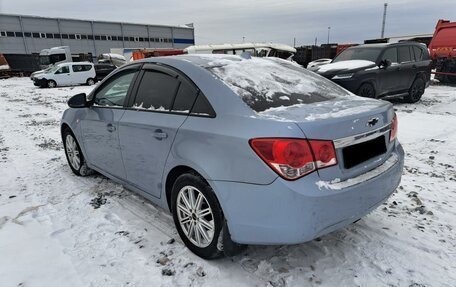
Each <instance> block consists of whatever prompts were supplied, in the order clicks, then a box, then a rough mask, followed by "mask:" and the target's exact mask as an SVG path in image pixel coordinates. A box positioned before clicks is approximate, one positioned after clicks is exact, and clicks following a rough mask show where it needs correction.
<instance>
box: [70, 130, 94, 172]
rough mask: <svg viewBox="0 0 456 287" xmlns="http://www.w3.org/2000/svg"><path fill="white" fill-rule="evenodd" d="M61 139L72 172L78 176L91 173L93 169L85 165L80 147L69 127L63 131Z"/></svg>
mask: <svg viewBox="0 0 456 287" xmlns="http://www.w3.org/2000/svg"><path fill="white" fill-rule="evenodd" d="M62 139H63V147H64V149H65V156H66V158H67V161H68V165H69V166H70V168H71V170H72V171H73V173H74V174H76V175H78V176H87V175H89V174H92V173H93V171H92V169H90V168H89V167H88V166H87V163H86V161H85V158H84V155H83V154H82V151H81V147H80V146H79V144H78V141H77V140H76V137H75V136H74V134H73V133H72V132H71V130H70V129H69V128H67V129H65V130H64V131H63V134H62Z"/></svg>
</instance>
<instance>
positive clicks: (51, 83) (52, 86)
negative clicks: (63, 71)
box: [48, 81, 56, 88]
mask: <svg viewBox="0 0 456 287" xmlns="http://www.w3.org/2000/svg"><path fill="white" fill-rule="evenodd" d="M55 86H56V85H55V82H54V81H49V82H48V88H55Z"/></svg>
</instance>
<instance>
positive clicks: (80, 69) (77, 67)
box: [73, 65, 92, 73]
mask: <svg viewBox="0 0 456 287" xmlns="http://www.w3.org/2000/svg"><path fill="white" fill-rule="evenodd" d="M90 69H92V66H91V65H73V72H75V73H77V72H86V71H90Z"/></svg>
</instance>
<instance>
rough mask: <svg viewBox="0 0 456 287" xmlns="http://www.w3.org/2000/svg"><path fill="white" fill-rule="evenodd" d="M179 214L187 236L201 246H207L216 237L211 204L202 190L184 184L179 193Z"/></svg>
mask: <svg viewBox="0 0 456 287" xmlns="http://www.w3.org/2000/svg"><path fill="white" fill-rule="evenodd" d="M176 208H177V216H178V221H179V225H180V227H181V228H182V230H183V232H184V234H185V236H186V237H187V238H188V240H190V242H191V243H192V244H194V245H195V246H197V247H199V248H204V247H207V246H209V245H210V244H211V242H212V240H213V238H214V232H215V224H214V222H215V221H214V215H213V213H212V209H211V206H210V205H209V202H208V201H207V199H206V197H205V196H204V195H203V193H202V192H201V191H199V190H198V189H197V188H196V187H193V186H184V187H183V188H182V189H181V190H180V191H179V193H178V195H177V206H176Z"/></svg>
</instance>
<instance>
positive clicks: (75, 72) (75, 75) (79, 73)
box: [71, 64, 87, 85]
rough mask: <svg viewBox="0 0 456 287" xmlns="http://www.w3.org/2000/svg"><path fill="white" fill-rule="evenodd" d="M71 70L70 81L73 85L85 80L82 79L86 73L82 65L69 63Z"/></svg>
mask: <svg viewBox="0 0 456 287" xmlns="http://www.w3.org/2000/svg"><path fill="white" fill-rule="evenodd" d="M71 71H72V77H71V78H72V79H71V81H72V84H73V85H78V84H82V83H85V82H86V81H85V80H83V78H84V77H85V74H86V72H85V66H84V65H80V64H77V65H76V64H75V65H71ZM86 80H87V79H86Z"/></svg>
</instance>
